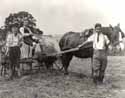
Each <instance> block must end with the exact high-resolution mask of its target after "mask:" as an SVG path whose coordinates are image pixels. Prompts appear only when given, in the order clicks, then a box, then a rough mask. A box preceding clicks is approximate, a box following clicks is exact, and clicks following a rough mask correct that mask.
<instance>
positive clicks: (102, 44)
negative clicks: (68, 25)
mask: <svg viewBox="0 0 125 98" xmlns="http://www.w3.org/2000/svg"><path fill="white" fill-rule="evenodd" d="M98 36H99V41H97V37H98ZM87 41H92V42H93V48H94V49H96V50H103V49H106V44H109V42H110V41H109V39H108V37H107V36H106V35H104V34H102V33H100V34H99V35H98V33H96V32H94V34H93V35H91V36H90V37H89V38H88V39H87Z"/></svg>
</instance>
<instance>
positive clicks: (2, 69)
mask: <svg viewBox="0 0 125 98" xmlns="http://www.w3.org/2000/svg"><path fill="white" fill-rule="evenodd" d="M1 67H2V68H1V76H2V75H3V74H4V65H3V64H2V66H1Z"/></svg>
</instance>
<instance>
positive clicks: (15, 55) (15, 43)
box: [6, 24, 21, 79]
mask: <svg viewBox="0 0 125 98" xmlns="http://www.w3.org/2000/svg"><path fill="white" fill-rule="evenodd" d="M20 42H21V36H20V35H19V32H18V24H12V25H11V26H10V33H9V34H8V35H7V38H6V47H7V49H8V54H9V60H10V68H11V75H10V78H11V79H12V78H13V76H15V72H16V70H17V72H18V76H20V75H21V73H20V65H19V59H20V54H21V52H20Z"/></svg>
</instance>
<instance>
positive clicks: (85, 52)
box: [59, 26, 124, 74]
mask: <svg viewBox="0 0 125 98" xmlns="http://www.w3.org/2000/svg"><path fill="white" fill-rule="evenodd" d="M118 28H119V29H116V28H114V27H111V26H110V27H103V28H102V32H103V33H104V34H106V35H107V36H108V38H109V40H110V42H111V44H112V45H113V46H117V45H119V32H121V31H120V30H121V29H120V27H118ZM122 33H123V32H122ZM92 34H93V29H87V30H85V31H84V32H68V33H65V34H64V35H63V36H62V38H61V39H60V41H59V46H60V49H61V51H64V50H68V49H72V48H75V47H77V46H78V45H80V44H81V43H83V42H84V41H85V40H86V39H87V38H88V37H89V36H91V35H92ZM122 37H124V34H122ZM92 44H93V43H92V42H89V43H87V44H86V45H85V46H84V47H81V48H80V50H78V51H75V52H70V53H65V54H62V57H61V58H62V64H63V68H64V71H65V74H68V67H69V64H70V61H71V60H72V58H73V56H75V57H79V58H92V56H93V47H92Z"/></svg>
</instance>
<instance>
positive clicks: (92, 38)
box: [78, 34, 94, 48]
mask: <svg viewBox="0 0 125 98" xmlns="http://www.w3.org/2000/svg"><path fill="white" fill-rule="evenodd" d="M91 41H92V42H93V41H94V34H93V35H91V36H90V37H89V38H88V39H87V40H86V41H85V42H83V43H82V44H80V45H79V46H78V48H81V47H82V46H84V45H85V44H87V43H88V42H91Z"/></svg>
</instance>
